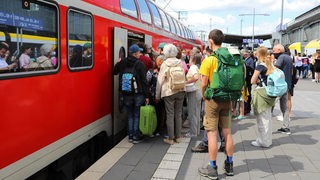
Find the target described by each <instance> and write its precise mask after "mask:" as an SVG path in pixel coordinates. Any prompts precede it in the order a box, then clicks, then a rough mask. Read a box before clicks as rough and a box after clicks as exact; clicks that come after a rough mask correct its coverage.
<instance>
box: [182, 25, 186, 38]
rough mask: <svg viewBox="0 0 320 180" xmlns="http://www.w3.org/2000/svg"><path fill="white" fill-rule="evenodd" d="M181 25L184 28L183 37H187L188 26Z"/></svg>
mask: <svg viewBox="0 0 320 180" xmlns="http://www.w3.org/2000/svg"><path fill="white" fill-rule="evenodd" d="M181 27H182V29H183V37H184V38H187V32H186V27H185V26H184V25H182V24H181Z"/></svg>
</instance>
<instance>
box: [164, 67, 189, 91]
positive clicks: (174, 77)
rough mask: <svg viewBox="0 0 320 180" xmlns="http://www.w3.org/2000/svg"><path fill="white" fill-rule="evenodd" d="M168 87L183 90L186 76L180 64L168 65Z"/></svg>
mask: <svg viewBox="0 0 320 180" xmlns="http://www.w3.org/2000/svg"><path fill="white" fill-rule="evenodd" d="M168 78H169V88H170V89H171V90H174V91H176V90H184V88H185V85H186V78H185V74H184V69H183V67H182V66H181V64H178V65H176V66H171V67H170V66H169V70H168Z"/></svg>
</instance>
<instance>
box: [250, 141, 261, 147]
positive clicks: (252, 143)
mask: <svg viewBox="0 0 320 180" xmlns="http://www.w3.org/2000/svg"><path fill="white" fill-rule="evenodd" d="M251 145H252V146H255V147H261V145H260V143H258V142H257V141H252V142H251Z"/></svg>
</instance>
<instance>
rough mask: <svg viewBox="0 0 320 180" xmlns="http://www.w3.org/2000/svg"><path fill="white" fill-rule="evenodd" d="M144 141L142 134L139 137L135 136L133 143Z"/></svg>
mask: <svg viewBox="0 0 320 180" xmlns="http://www.w3.org/2000/svg"><path fill="white" fill-rule="evenodd" d="M142 141H143V137H142V136H140V137H138V138H136V137H133V141H132V143H133V144H138V143H141V142H142Z"/></svg>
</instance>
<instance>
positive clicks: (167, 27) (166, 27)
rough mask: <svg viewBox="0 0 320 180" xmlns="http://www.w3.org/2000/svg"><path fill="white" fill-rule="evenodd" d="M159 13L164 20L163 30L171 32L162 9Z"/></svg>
mask: <svg viewBox="0 0 320 180" xmlns="http://www.w3.org/2000/svg"><path fill="white" fill-rule="evenodd" d="M159 12H160V15H161V18H162V22H163V28H164V29H165V30H167V31H169V32H170V26H169V22H168V19H167V17H166V14H165V13H164V12H163V11H162V10H161V9H159Z"/></svg>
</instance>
